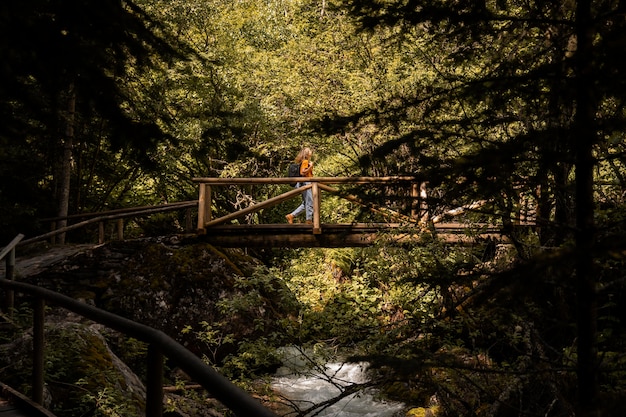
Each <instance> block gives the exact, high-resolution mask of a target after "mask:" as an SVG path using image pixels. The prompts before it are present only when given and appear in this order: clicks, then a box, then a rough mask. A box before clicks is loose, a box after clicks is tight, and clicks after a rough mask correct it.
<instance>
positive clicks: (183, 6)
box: [0, 0, 626, 416]
mask: <svg viewBox="0 0 626 417" xmlns="http://www.w3.org/2000/svg"><path fill="white" fill-rule="evenodd" d="M625 13H626V6H625V5H624V4H623V2H616V1H609V0H598V1H585V0H579V1H575V0H571V1H547V2H538V3H534V2H526V1H517V0H511V1H507V0H494V1H482V2H474V1H468V0H458V1H431V0H426V1H419V2H418V1H412V0H406V1H360V0H351V1H334V0H319V1H310V0H265V1H253V0H241V1H221V0H203V1H200V0H170V1H161V0H136V1H134V2H133V1H114V0H106V1H99V2H97V3H93V2H87V1H84V0H72V1H67V0H66V1H61V0H56V1H55V0H51V1H36V0H23V1H20V2H15V1H13V2H3V3H2V5H1V6H0V23H1V24H0V35H1V36H0V39H1V41H0V53H1V56H2V58H3V59H2V63H1V64H0V76H1V78H2V80H3V82H2V83H1V84H0V115H1V117H2V124H1V125H0V145H1V147H0V172H1V175H2V182H1V183H0V238H1V241H2V242H8V241H10V239H12V238H13V237H14V236H15V235H16V234H17V233H24V234H26V235H27V236H34V235H37V234H41V233H44V232H46V231H47V230H49V229H48V228H49V226H48V224H47V223H45V222H43V221H41V220H42V219H44V218H50V217H56V216H60V217H63V216H66V215H67V214H76V213H82V212H94V211H102V210H106V209H113V208H123V207H133V206H143V205H150V204H158V203H163V202H175V201H185V200H193V199H195V198H197V187H196V186H195V185H194V183H193V182H192V178H194V177H207V176H223V177H272V176H284V175H285V170H286V167H287V164H288V163H289V162H290V160H291V159H293V157H294V156H295V155H296V153H297V152H298V150H299V149H300V148H301V147H302V146H303V145H308V146H311V147H312V148H314V150H315V161H316V171H315V173H316V175H318V176H335V175H342V176H343V175H372V176H379V175H412V176H415V177H416V178H418V179H419V180H421V181H424V182H427V183H428V188H429V196H430V198H429V201H428V204H429V208H430V210H431V214H432V215H435V214H441V213H443V212H444V211H445V210H446V209H448V208H451V207H460V206H465V205H469V204H472V203H475V202H477V201H481V202H484V204H483V205H481V206H480V209H479V210H475V211H470V212H468V213H467V214H466V215H464V217H463V219H462V220H463V221H465V222H467V223H468V225H471V224H473V223H474V222H482V223H485V222H490V223H494V224H498V225H501V226H502V230H503V231H504V232H505V233H507V234H508V235H509V238H510V239H511V240H512V242H513V243H514V245H513V247H514V249H515V251H514V253H511V254H509V255H507V256H506V257H505V262H500V263H498V264H497V265H494V262H492V263H489V264H488V263H486V262H485V261H488V260H493V258H492V257H491V256H489V250H488V248H486V247H481V246H475V247H470V248H458V247H451V246H449V245H446V244H445V243H444V242H439V241H437V240H436V238H432V239H429V240H428V241H427V242H426V241H425V242H422V244H421V245H416V246H414V247H403V248H394V247H390V246H386V245H380V246H376V247H373V248H368V249H359V250H357V249H346V250H337V249H335V250H311V251H304V250H298V251H296V250H293V251H283V252H280V253H278V252H272V253H266V254H264V256H265V260H266V261H267V267H266V268H267V269H265V270H264V273H265V274H272V275H275V276H280V277H282V278H284V279H285V280H286V282H289V284H290V285H291V287H292V288H293V290H294V292H295V293H297V295H298V297H299V301H300V303H301V309H302V316H301V317H300V320H299V321H298V325H297V326H296V324H295V323H291V326H294V327H289V328H288V329H281V331H282V332H292V333H291V337H292V340H298V341H299V342H301V344H307V343H311V344H314V345H315V344H319V343H321V342H322V341H323V342H324V343H323V344H324V345H327V346H334V347H341V348H350V351H351V352H352V354H353V355H354V356H355V359H366V360H368V361H370V362H371V363H372V364H373V365H374V367H375V368H376V369H377V370H378V379H376V381H377V383H378V384H379V385H380V386H381V387H386V388H387V390H388V393H389V395H391V396H394V395H395V396H396V397H398V398H400V399H402V400H404V401H408V402H410V403H412V404H415V405H424V406H426V405H428V404H429V401H432V398H431V396H433V395H434V396H435V397H436V402H437V405H438V406H439V409H438V410H439V411H438V412H439V413H441V415H450V416H453V415H455V416H458V415H468V416H469V415H494V416H495V415H497V416H508V415H550V416H570V415H574V414H576V415H579V416H592V415H593V416H596V415H619V414H618V413H619V412H620V410H621V408H620V403H621V402H623V399H624V397H625V396H626V391H625V389H626V387H625V386H624V378H623V372H624V365H625V364H626V362H625V360H626V358H624V342H625V339H624V336H625V335H624V320H625V319H626V317H624V311H626V310H625V309H624V301H625V300H624V284H625V283H624V272H623V271H624V265H623V263H624V254H625V253H626V252H625V250H626V247H625V243H626V240H625V236H626V234H625V227H624V226H625V224H624V215H625V214H626V212H625V210H624V209H625V202H624V192H625V191H626V177H625V175H626V169H625V158H624V157H625V154H624V152H625V150H626V147H625V141H624V122H625V113H624V103H623V101H624V98H625V97H626V91H625V88H626V81H625V80H626V77H625V76H624V75H625V72H626V71H625V70H626V68H625V67H624V66H625V65H626V64H625V63H624V60H623V59H621V58H622V57H621V53H623V50H624V47H625V46H626V31H625V30H624V25H625V23H626V22H625V20H624V16H625ZM350 191H351V192H353V193H364V191H360V190H350ZM273 194H276V189H274V188H268V189H248V190H244V191H241V190H227V192H224V193H222V194H220V196H219V197H216V201H215V207H216V210H220V209H224V210H230V209H232V207H235V206H241V205H242V204H244V205H247V204H251V203H253V202H255V201H261V200H263V199H265V198H266V197H267V196H270V195H273ZM362 197H363V198H366V199H367V198H370V196H368V195H362ZM401 199H402V196H397V198H395V197H394V196H393V195H389V196H387V197H386V199H385V201H375V202H376V203H378V204H381V205H396V206H398V207H410V206H411V204H410V202H408V203H407V202H406V201H405V202H403V201H401ZM522 207H523V208H524V209H526V210H527V211H528V213H531V214H532V218H534V219H535V221H536V225H537V227H536V228H534V229H533V230H532V231H529V232H526V233H517V232H516V230H517V229H515V228H514V227H513V225H514V223H515V221H516V219H518V216H519V212H520V211H521V210H522ZM322 210H323V213H322V214H323V216H327V217H329V216H335V217H337V216H338V217H340V218H341V219H342V220H353V219H354V218H356V216H359V215H360V214H361V213H359V212H358V210H356V209H355V208H354V207H351V206H346V205H345V203H341V202H339V201H334V200H330V201H328V202H327V203H325V206H324V207H323V208H322ZM284 211H285V212H286V211H287V209H285V210H284ZM283 215H284V213H282V212H280V211H278V210H277V211H270V212H268V213H266V214H265V218H264V219H263V220H264V221H266V222H271V221H275V222H283V221H284V217H283ZM334 220H338V219H336V218H334ZM251 221H258V219H252V220H251ZM498 260H499V261H501V258H498ZM320 266H323V267H320ZM347 329H349V330H347ZM281 340H283V341H284V339H281ZM263 343H267V341H263ZM244 348H246V349H250V350H254V349H255V348H254V346H252V347H251V345H250V344H246V345H245V346H243V344H242V349H244ZM256 349H257V352H258V350H259V347H258V346H257V347H256ZM232 363H236V362H235V361H232V362H231V364H232ZM235 368H236V367H235ZM248 368H250V366H248ZM239 371H241V370H239ZM247 371H248V372H250V371H251V369H247ZM426 393H430V395H427V394H426Z"/></svg>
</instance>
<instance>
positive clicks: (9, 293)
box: [0, 233, 24, 318]
mask: <svg viewBox="0 0 626 417" xmlns="http://www.w3.org/2000/svg"><path fill="white" fill-rule="evenodd" d="M22 239H24V235H23V234H21V233H20V234H19V235H17V236H15V237H14V238H13V240H12V241H11V242H10V243H9V244H8V245H7V246H5V247H4V249H2V251H0V260H2V259H5V257H6V259H5V264H6V273H5V278H6V279H8V280H9V281H13V280H14V279H15V247H16V246H17V244H18V243H20V242H21V241H22ZM13 297H14V292H13V290H12V289H11V288H7V289H6V294H5V299H4V304H3V305H2V306H0V308H2V309H3V312H4V313H6V314H7V317H9V318H12V317H13V308H14V307H15V300H14V298H13Z"/></svg>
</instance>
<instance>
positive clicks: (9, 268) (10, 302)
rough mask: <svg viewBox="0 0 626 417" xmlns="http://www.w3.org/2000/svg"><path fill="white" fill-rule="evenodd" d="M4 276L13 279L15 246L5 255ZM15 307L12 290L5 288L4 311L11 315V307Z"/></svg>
mask: <svg viewBox="0 0 626 417" xmlns="http://www.w3.org/2000/svg"><path fill="white" fill-rule="evenodd" d="M6 277H7V279H8V280H11V281H13V280H14V279H15V248H13V249H11V252H9V254H8V255H7V259H6ZM14 307H15V299H14V292H13V290H12V289H7V294H6V313H7V316H8V317H10V318H12V317H13V308H14Z"/></svg>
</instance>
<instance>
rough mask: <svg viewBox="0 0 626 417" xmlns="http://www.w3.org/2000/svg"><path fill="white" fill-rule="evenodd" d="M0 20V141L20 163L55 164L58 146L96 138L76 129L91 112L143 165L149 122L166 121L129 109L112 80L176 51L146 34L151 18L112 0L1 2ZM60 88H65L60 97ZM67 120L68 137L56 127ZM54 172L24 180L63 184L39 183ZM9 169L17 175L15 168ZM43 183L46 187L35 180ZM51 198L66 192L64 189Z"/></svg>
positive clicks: (152, 130) (155, 126)
mask: <svg viewBox="0 0 626 417" xmlns="http://www.w3.org/2000/svg"><path fill="white" fill-rule="evenodd" d="M0 22H2V26H1V29H0V32H1V33H0V35H1V37H2V42H1V43H0V51H1V53H2V56H3V65H2V66H1V68H0V76H2V78H3V79H4V80H5V82H3V83H2V86H1V87H0V101H1V102H0V112H1V116H2V119H3V124H2V127H0V140H1V141H2V143H3V145H7V146H9V147H11V148H13V149H18V148H25V149H28V150H29V153H30V154H29V160H32V161H37V160H38V162H34V163H35V164H36V165H41V166H42V167H44V168H43V169H44V170H45V169H46V168H45V167H50V166H57V164H58V163H60V162H61V161H62V159H63V158H62V157H61V155H63V154H64V152H65V150H67V151H68V153H66V154H65V155H66V159H65V160H66V161H68V162H69V160H68V157H69V151H71V149H72V148H73V146H75V145H76V144H77V143H79V142H84V143H95V142H97V141H98V140H99V138H100V137H101V136H102V133H103V130H101V129H100V130H99V131H98V132H93V131H89V129H76V127H77V126H80V125H81V124H82V126H88V121H90V120H93V119H95V118H98V119H100V120H101V121H103V122H104V124H103V125H101V126H100V127H101V128H102V127H103V126H104V128H105V131H106V140H107V142H108V143H110V144H111V146H112V147H113V148H114V149H118V150H119V149H128V150H129V151H130V153H131V154H132V155H133V156H134V157H135V158H136V159H137V160H138V161H142V162H143V163H144V164H149V163H150V162H151V158H150V152H151V150H153V149H155V145H156V143H158V142H159V141H162V140H164V139H166V138H167V136H166V135H164V134H163V132H162V129H161V128H160V127H159V126H160V125H163V124H165V123H167V119H166V118H165V117H164V115H163V114H157V113H154V112H150V111H149V110H148V109H146V108H142V107H138V106H137V102H136V101H135V100H134V99H133V97H132V96H131V95H130V91H129V90H128V89H127V88H126V87H127V85H126V84H124V83H123V82H121V81H122V80H123V77H126V75H127V74H128V73H127V70H128V69H129V67H130V66H132V67H133V68H134V70H135V71H139V70H141V69H142V68H143V69H146V68H150V67H152V66H153V65H154V62H155V60H156V59H159V60H163V59H167V58H168V57H173V56H181V53H179V52H178V51H179V50H180V49H178V48H174V47H172V43H171V42H167V41H165V40H164V38H163V37H162V36H157V35H155V32H156V29H155V28H156V25H155V24H154V22H152V21H151V20H150V19H149V18H148V16H147V15H145V14H144V13H143V12H142V11H141V9H139V8H138V7H137V6H136V5H135V4H134V3H133V2H132V1H118V0H107V1H102V2H98V3H97V5H95V4H93V3H92V2H88V1H83V0H72V1H48V2H41V1H35V0H33V1H29V0H27V1H23V2H3V3H2V5H1V6H0ZM70 85H71V86H72V91H71V92H70V93H69V94H68V86H70ZM68 103H74V104H72V106H73V107H74V108H75V116H73V117H66V115H68V114H69V113H71V111H70V112H68V111H67V109H68V107H69V106H70V105H69V104H68ZM71 119H73V120H71ZM72 125H74V133H73V138H70V137H68V136H67V135H66V131H67V129H70V126H72ZM79 133H80V136H78V134H79ZM64 139H65V140H64ZM72 144H73V146H72ZM64 145H67V148H65V150H64V148H63V146H64ZM55 155H56V157H55ZM4 156H5V157H6V158H11V157H12V156H13V155H11V154H6V155H4ZM1 164H2V165H3V166H9V164H10V162H9V161H8V160H7V159H5V158H4V157H3V159H2V160H1ZM59 172H61V171H60V170H52V171H49V172H48V173H41V174H39V175H34V176H33V177H32V179H33V181H35V182H37V183H38V185H37V187H39V188H40V190H41V192H45V189H46V188H48V189H50V190H51V189H52V188H53V187H55V186H57V185H58V186H59V187H60V189H63V188H64V187H65V188H66V186H67V183H65V184H66V185H65V186H62V185H61V184H56V185H55V184H54V182H50V181H49V178H50V177H51V175H50V174H52V178H54V180H59V179H60V178H57V177H56V173H59ZM11 175H14V176H15V177H19V176H23V174H22V173H21V172H19V171H18V172H13V173H12V174H11ZM65 178H66V180H67V177H65ZM46 183H47V184H48V186H47V187H46V186H44V187H42V186H41V185H42V184H46ZM51 194H52V195H53V193H51ZM57 196H59V197H62V198H64V199H67V198H68V196H69V194H68V193H67V192H62V193H60V194H57ZM13 197H14V198H17V199H18V200H19V198H20V196H13ZM22 198H23V197H22ZM50 200H51V201H53V199H50ZM16 201H17V200H15V199H14V200H12V202H13V203H15V202H16ZM65 205H67V203H58V204H52V206H51V207H54V206H56V207H59V208H61V207H64V206H65ZM39 209H40V210H42V213H41V214H48V215H50V214H53V213H52V211H48V210H46V209H45V208H43V207H40V208H39ZM62 211H64V210H62ZM58 214H64V213H62V212H60V213H58ZM3 223H5V222H4V221H3ZM7 232H8V230H7Z"/></svg>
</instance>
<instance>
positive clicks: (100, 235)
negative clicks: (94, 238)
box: [98, 222, 104, 245]
mask: <svg viewBox="0 0 626 417" xmlns="http://www.w3.org/2000/svg"><path fill="white" fill-rule="evenodd" d="M98 243H99V244H100V245H101V244H103V243H104V222H98Z"/></svg>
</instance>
